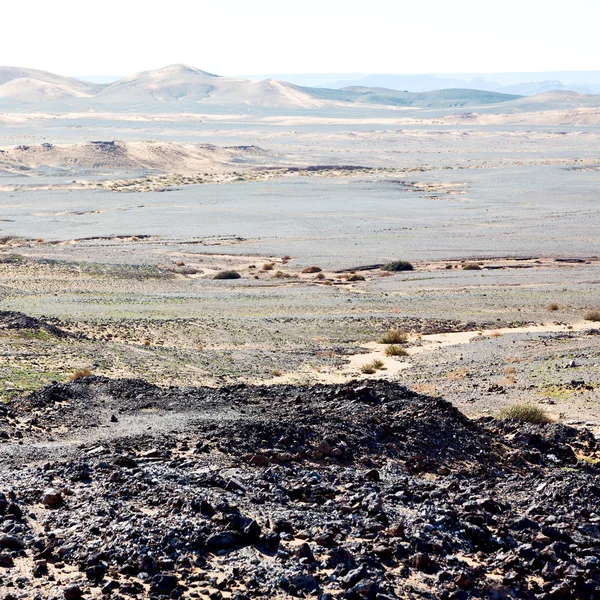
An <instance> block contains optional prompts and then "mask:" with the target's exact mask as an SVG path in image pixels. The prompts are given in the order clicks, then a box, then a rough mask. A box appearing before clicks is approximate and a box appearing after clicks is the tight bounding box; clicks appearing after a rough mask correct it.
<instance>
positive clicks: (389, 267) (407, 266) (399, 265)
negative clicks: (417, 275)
mask: <svg viewBox="0 0 600 600" xmlns="http://www.w3.org/2000/svg"><path fill="white" fill-rule="evenodd" d="M381 269H382V270H383V271H393V272H398V271H414V267H413V266H412V264H411V263H409V262H408V261H406V260H394V261H392V262H389V263H386V264H385V265H383V267H381Z"/></svg>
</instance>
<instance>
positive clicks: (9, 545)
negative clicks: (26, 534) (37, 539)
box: [0, 533, 25, 550]
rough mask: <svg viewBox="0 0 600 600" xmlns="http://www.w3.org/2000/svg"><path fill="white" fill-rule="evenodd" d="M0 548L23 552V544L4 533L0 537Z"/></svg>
mask: <svg viewBox="0 0 600 600" xmlns="http://www.w3.org/2000/svg"><path fill="white" fill-rule="evenodd" d="M0 548H3V549H4V550H23V548H25V542H24V541H23V540H22V539H20V538H18V537H16V536H12V535H8V534H7V533H4V534H2V535H0Z"/></svg>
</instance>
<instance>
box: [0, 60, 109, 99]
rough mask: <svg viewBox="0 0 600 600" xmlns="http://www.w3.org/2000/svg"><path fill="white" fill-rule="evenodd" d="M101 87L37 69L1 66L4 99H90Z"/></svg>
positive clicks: (1, 90)
mask: <svg viewBox="0 0 600 600" xmlns="http://www.w3.org/2000/svg"><path fill="white" fill-rule="evenodd" d="M100 89H101V86H98V85H94V84H91V83H87V82H85V81H80V80H79V79H74V78H72V77H63V76H62V75H55V74H53V73H48V72H46V71H39V70H37V69H22V68H19V67H0V98H5V99H14V100H19V101H21V102H44V101H48V100H58V99H65V98H90V97H92V96H94V95H96V94H97V93H98V92H99V91H100Z"/></svg>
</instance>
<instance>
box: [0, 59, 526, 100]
mask: <svg viewBox="0 0 600 600" xmlns="http://www.w3.org/2000/svg"><path fill="white" fill-rule="evenodd" d="M516 98H518V96H514V95H508V94H499V93H495V92H482V91H477V90H453V89H448V90H440V91H435V92H423V93H415V94H413V93H409V92H399V91H397V90H389V89H385V88H368V87H350V88H345V89H341V90H330V89H325V88H308V87H301V86H297V85H293V84H290V83H286V82H284V81H278V80H275V79H266V80H264V81H250V80H247V79H239V78H232V77H220V76H218V75H214V74H212V73H208V72H206V71H202V70H201V69H197V68H195V67H191V66H188V65H181V64H176V65H170V66H168V67H164V68H162V69H157V70H155V71H144V72H142V73H136V74H135V75H130V76H129V77H124V78H123V79H120V80H118V81H116V82H114V83H111V84H108V85H93V84H90V83H86V82H83V81H79V80H77V79H71V78H68V77H61V76H59V75H52V74H51V73H45V72H43V71H35V70H32V69H17V68H13V67H5V68H0V107H1V106H2V104H1V103H2V101H4V103H5V106H6V107H10V108H13V109H14V108H18V109H19V110H24V109H25V108H26V106H27V105H28V104H29V105H30V104H41V103H45V104H46V107H45V108H47V109H48V110H53V109H54V110H61V109H63V108H68V109H82V110H94V109H98V110H136V109H137V110H157V111H160V110H165V109H167V110H180V111H184V110H185V111H194V110H202V109H200V108H199V105H210V106H213V107H233V106H236V107H244V106H253V107H265V108H292V109H295V108H319V107H328V106H337V107H341V108H343V107H344V106H351V105H363V104H370V105H374V106H375V105H377V106H393V107H399V106H402V107H414V108H426V107H439V108H451V107H463V106H481V105H489V104H492V103H498V102H507V101H510V100H514V99H516ZM53 103H54V104H53ZM36 109H37V107H36Z"/></svg>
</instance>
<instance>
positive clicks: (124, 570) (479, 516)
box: [0, 96, 600, 600]
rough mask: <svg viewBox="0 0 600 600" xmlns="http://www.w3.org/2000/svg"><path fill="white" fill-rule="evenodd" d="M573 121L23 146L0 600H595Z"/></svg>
mask: <svg viewBox="0 0 600 600" xmlns="http://www.w3.org/2000/svg"><path fill="white" fill-rule="evenodd" d="M558 100H560V98H559V99H558ZM558 100H557V98H556V97H554V96H553V97H552V98H551V99H547V101H546V103H547V106H546V105H541V104H539V105H535V106H530V105H529V104H526V103H525V101H524V100H520V101H516V103H506V105H509V104H510V105H511V106H512V108H511V109H506V108H502V107H501V106H500V105H499V106H498V107H495V105H492V106H485V107H472V106H471V107H469V109H468V110H469V112H468V113H467V112H465V110H464V109H462V110H456V109H443V110H442V109H435V110H433V109H430V110H418V109H412V110H410V109H399V108H397V109H372V108H371V109H367V108H366V107H353V108H345V109H342V108H338V109H336V110H334V109H331V108H328V109H324V108H323V109H321V108H319V109H317V108H315V109H311V110H308V109H306V108H303V109H300V108H298V109H289V110H283V109H279V110H276V111H268V110H259V109H252V110H251V109H249V108H248V109H247V110H238V109H237V108H234V109H231V110H229V109H228V110H222V111H214V112H208V111H207V112H206V113H202V114H178V113H176V112H174V111H171V112H155V111H154V112H152V111H149V112H144V111H143V110H141V111H139V112H132V111H131V110H129V111H127V112H106V113H93V114H92V113H89V112H63V113H60V112H53V113H52V114H46V113H43V112H17V111H14V112H5V113H2V114H0V124H1V125H2V130H1V133H0V149H1V150H2V152H0V205H1V209H2V210H1V213H0V309H1V310H2V311H4V312H2V313H0V399H1V400H2V404H0V469H1V471H0V492H2V493H0V589H2V592H0V598H6V599H9V598H10V599H12V598H63V597H64V598H79V597H85V598H101V597H107V598H114V599H117V598H129V597H138V598H139V597H157V598H159V597H169V596H170V597H173V598H177V597H183V598H203V599H205V598H211V599H219V598H232V597H234V598H238V599H239V600H242V599H243V598H249V597H254V598H262V597H269V598H280V597H281V598H285V597H316V598H322V599H327V598H350V599H353V598H357V599H358V598H377V599H380V600H384V599H387V598H456V599H459V598H460V599H462V598H465V599H467V598H470V597H474V598H490V597H494V598H504V597H506V598H508V597H512V598H539V599H542V598H543V599H546V598H547V599H550V598H598V597H599V596H598V592H597V589H598V585H600V567H599V563H598V558H597V551H598V549H599V548H600V530H599V527H600V517H599V516H598V514H597V512H596V510H597V502H598V489H599V487H598V486H599V484H600V481H599V480H598V474H597V470H596V466H595V465H596V463H597V461H598V460H599V458H598V452H597V450H596V438H598V437H600V210H598V198H599V196H598V190H599V189H600V187H599V180H600V156H599V155H598V148H599V147H600V122H598V115H597V114H596V113H597V108H594V107H590V106H587V105H586V106H579V105H573V104H572V103H571V104H568V103H567V104H568V105H566V104H565V105H564V106H563V105H561V104H560V103H559V101H558ZM565 102H566V100H565ZM502 106H504V105H502ZM544 107H545V108H544ZM594 111H596V112H594ZM394 261H408V262H410V264H411V265H412V270H399V271H394V270H393V269H392V268H391V267H390V263H393V262H394ZM232 272H234V273H235V274H233V275H232ZM234 277H235V278H234ZM386 335H387V336H389V335H391V338H388V340H387V342H386ZM390 348H392V349H390ZM71 379H73V380H74V381H72V382H70V380H71ZM515 404H525V405H528V406H535V407H538V408H540V409H541V410H542V411H543V413H544V415H545V417H544V418H546V419H547V420H548V422H547V423H545V424H541V425H532V424H522V423H519V422H516V421H510V420H509V421H504V420H502V415H503V413H502V411H503V410H504V409H506V408H508V407H511V406H513V405H515ZM3 494H4V495H3ZM2 594H4V595H2Z"/></svg>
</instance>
